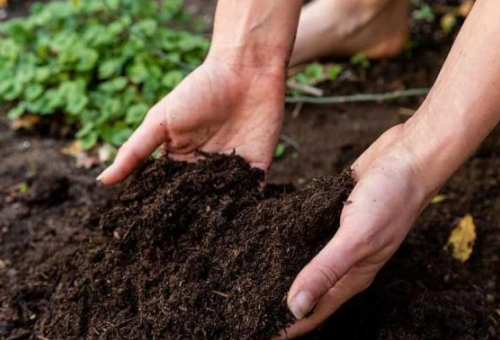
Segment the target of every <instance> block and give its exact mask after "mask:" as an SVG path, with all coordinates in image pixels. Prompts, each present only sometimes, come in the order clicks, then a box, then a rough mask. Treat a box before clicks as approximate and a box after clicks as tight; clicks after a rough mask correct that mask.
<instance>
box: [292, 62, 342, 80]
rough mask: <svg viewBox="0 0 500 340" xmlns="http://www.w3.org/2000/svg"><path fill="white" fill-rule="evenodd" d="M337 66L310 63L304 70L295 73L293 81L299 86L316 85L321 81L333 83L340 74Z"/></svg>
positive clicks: (340, 67) (340, 71) (340, 70)
mask: <svg viewBox="0 0 500 340" xmlns="http://www.w3.org/2000/svg"><path fill="white" fill-rule="evenodd" d="M342 70H343V68H342V66H341V65H339V64H320V63H311V64H309V65H307V66H306V67H305V69H304V70H303V71H301V72H299V73H297V74H296V75H295V76H294V77H293V79H294V80H295V81H296V82H297V83H299V84H307V85H316V84H318V83H321V82H323V81H327V80H330V81H334V80H335V79H337V78H338V76H339V75H340V74H341V73H342Z"/></svg>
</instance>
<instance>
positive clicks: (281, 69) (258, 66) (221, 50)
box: [206, 42, 289, 80]
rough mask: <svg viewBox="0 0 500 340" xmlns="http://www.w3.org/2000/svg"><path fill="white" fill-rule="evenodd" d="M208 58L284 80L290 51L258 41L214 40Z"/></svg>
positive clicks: (210, 60) (232, 66)
mask: <svg viewBox="0 0 500 340" xmlns="http://www.w3.org/2000/svg"><path fill="white" fill-rule="evenodd" d="M206 60H207V61H208V62H216V63H219V64H225V65H227V66H230V67H231V68H235V69H252V70H254V71H256V72H258V73H263V74H269V75H275V76H278V77H282V79H283V80H284V79H285V77H286V69H287V66H288V61H289V51H286V50H285V49H284V48H283V47H279V46H266V45H262V44H259V43H256V42H248V43H244V44H236V43H235V44H228V43H216V42H213V43H212V46H211V47H210V51H209V53H208V55H207V59H206Z"/></svg>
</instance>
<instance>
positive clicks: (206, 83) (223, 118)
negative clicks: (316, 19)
mask: <svg viewBox="0 0 500 340" xmlns="http://www.w3.org/2000/svg"><path fill="white" fill-rule="evenodd" d="M283 100H284V70H280V71H279V72H276V71H274V70H267V69H255V68H252V67H245V66H243V65H229V64H228V63H225V62H224V60H218V59H217V58H210V57H209V59H208V60H207V61H206V62H205V63H204V64H203V65H202V66H201V67H199V68H198V69H197V70H196V71H194V72H193V73H192V74H191V75H189V76H188V78H186V79H185V80H184V81H183V82H182V83H181V84H180V85H179V86H178V87H177V88H176V89H175V90H174V91H173V92H171V93H170V94H169V95H168V96H166V97H165V98H164V99H163V100H162V101H160V102H159V103H158V104H156V105H155V106H154V107H153V108H152V109H151V110H150V112H149V114H148V115H147V116H146V118H145V120H144V122H143V123H142V124H141V126H140V127H139V128H138V129H137V131H136V132H135V133H134V135H133V136H132V137H130V139H129V140H128V141H127V142H126V143H125V144H124V145H123V146H122V147H121V148H120V150H119V152H118V155H117V157H116V159H115V161H114V163H113V165H112V166H111V167H109V168H108V169H107V170H105V171H104V172H103V173H102V174H101V175H100V176H99V179H100V180H101V181H102V183H104V184H114V183H117V182H121V181H122V180H124V179H125V178H126V177H127V176H128V175H130V173H131V172H132V171H133V170H134V169H135V168H137V167H138V166H139V165H140V164H141V163H142V162H143V161H144V160H145V159H146V158H148V157H149V156H150V155H151V153H152V152H153V151H154V150H155V149H156V148H158V147H159V146H160V145H162V144H163V145H164V146H165V149H166V151H167V152H168V153H169V155H170V156H171V157H173V158H175V159H180V160H194V159H196V156H195V151H196V150H201V151H204V152H219V153H228V154H229V153H233V152H236V153H238V154H239V155H241V156H243V157H245V159H246V160H247V161H248V162H249V163H250V164H251V165H252V166H254V167H258V168H260V169H263V170H267V169H268V168H269V166H270V165H271V161H272V157H273V154H274V146H275V144H276V142H277V140H278V136H279V133H280V130H281V125H282V120H283V111H284V107H283Z"/></svg>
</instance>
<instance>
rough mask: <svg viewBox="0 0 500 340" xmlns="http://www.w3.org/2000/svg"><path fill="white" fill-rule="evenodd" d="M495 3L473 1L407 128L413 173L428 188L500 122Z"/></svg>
mask: <svg viewBox="0 0 500 340" xmlns="http://www.w3.org/2000/svg"><path fill="white" fill-rule="evenodd" d="M499 17H500V1H498V0H478V1H477V3H476V5H475V7H474V9H473V11H472V12H471V14H470V15H469V17H468V19H467V21H466V23H465V24H464V26H463V28H462V31H461V32H460V34H459V36H458V38H457V40H456V42H455V44H454V46H453V48H452V50H451V52H450V55H449V56H448V59H447V61H446V63H445V65H444V66H443V69H442V70H441V73H440V75H439V77H438V79H437V81H436V83H435V85H434V87H433V89H432V91H431V93H430V94H429V96H428V98H427V99H426V101H425V102H424V104H423V106H422V108H421V110H419V111H418V113H417V114H416V115H415V117H414V118H413V119H411V120H410V121H409V123H408V124H407V131H408V133H407V135H408V137H407V141H408V144H409V145H410V146H411V149H412V151H413V153H414V156H415V158H416V159H417V160H418V165H417V168H418V172H419V173H420V174H423V175H422V176H425V178H424V179H423V180H424V181H425V182H427V184H428V185H429V187H430V189H431V190H437V189H439V187H440V186H441V185H442V184H443V183H444V182H445V181H446V180H447V178H449V176H451V174H452V173H453V172H454V171H456V170H457V168H458V167H459V166H460V165H461V164H462V163H463V162H464V161H465V160H466V159H467V158H468V157H469V156H470V155H471V154H472V153H473V152H474V150H475V149H476V148H477V147H478V146H479V145H480V143H481V142H482V141H483V140H484V139H485V138H486V136H487V135H488V134H489V132H490V131H491V130H492V129H493V128H494V127H495V126H496V124H497V123H498V121H499V120H500V57H499V56H500V40H499V39H498V35H499V34H500V20H498V18H499Z"/></svg>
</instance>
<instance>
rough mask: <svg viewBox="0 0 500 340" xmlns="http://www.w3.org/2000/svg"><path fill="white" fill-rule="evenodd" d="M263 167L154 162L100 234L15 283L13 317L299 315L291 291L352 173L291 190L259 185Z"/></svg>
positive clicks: (97, 330)
mask: <svg viewBox="0 0 500 340" xmlns="http://www.w3.org/2000/svg"><path fill="white" fill-rule="evenodd" d="M263 178H264V174H263V172H262V171H260V170H257V169H253V168H250V167H249V166H248V164H246V163H245V162H244V160H243V159H242V158H240V157H238V156H234V155H233V156H224V155H213V156H206V157H205V158H204V159H203V160H202V161H200V162H198V163H196V164H190V163H184V162H174V161H172V160H170V159H169V158H161V159H159V160H157V161H149V162H148V163H146V164H145V165H144V166H143V168H142V169H141V170H140V171H139V172H138V173H137V175H136V177H135V179H134V181H132V182H131V184H130V185H129V186H128V188H127V189H126V190H125V191H124V192H123V193H122V194H120V195H119V198H118V201H117V203H116V205H115V206H114V207H113V208H111V209H110V210H108V211H107V212H105V213H104V214H103V215H102V218H101V221H100V227H101V230H102V233H100V234H98V235H95V236H94V237H91V238H90V239H89V241H88V242H87V245H86V246H85V247H82V249H79V250H78V251H72V252H70V253H68V254H66V255H64V253H61V254H62V256H60V257H59V258H58V260H57V261H55V262H54V263H50V264H49V265H47V266H46V267H45V268H44V269H41V270H42V271H43V277H45V279H43V277H42V278H39V281H38V282H35V283H30V284H29V287H28V286H27V287H24V288H21V289H19V290H18V293H17V296H16V298H15V299H13V301H11V303H10V304H9V307H10V315H11V320H13V321H12V322H11V327H14V326H13V324H14V323H16V322H17V324H18V325H19V324H24V325H29V327H30V328H32V329H37V330H41V329H43V332H44V336H45V337H48V338H64V339H78V338H86V339H124V338H126V339H168V340H176V339H179V340H180V339H218V340H219V339H220V340H241V339H249V340H250V339H252V340H253V339H255V340H262V339H267V338H270V337H271V336H273V335H275V334H277V332H278V331H279V329H281V328H282V327H284V326H285V325H287V324H289V323H290V322H292V321H293V318H292V316H291V314H290V313H289V312H288V309H287V307H286V302H285V300H286V293H287V291H288V289H289V287H290V285H291V283H292V282H293V279H294V278H295V276H296V275H297V274H298V272H299V271H300V269H301V268H302V267H303V266H304V265H305V264H307V262H308V261H309V260H311V259H312V257H313V256H314V255H315V254H316V253H317V252H318V251H319V250H320V249H321V248H322V247H323V246H324V245H325V244H326V243H327V242H328V240H329V239H330V238H331V237H332V236H333V235H334V233H335V231H336V228H337V224H338V220H339V215H340V212H341V210H342V207H343V204H344V201H345V200H346V199H347V197H348V195H349V193H350V191H351V190H352V187H353V181H352V179H351V176H350V173H349V172H344V173H343V174H342V175H341V176H339V177H338V178H331V177H324V178H321V179H316V180H314V181H312V183H311V184H310V185H309V186H307V187H306V188H304V189H302V190H298V191H293V192H290V191H292V190H291V189H290V188H287V187H270V188H268V190H264V191H263V190H261V187H260V185H261V181H262V180H263ZM84 248H86V249H85V250H83V249H84ZM68 273H70V274H68ZM47 278H57V279H56V280H55V281H53V282H52V285H51V286H47V282H50V281H51V280H47ZM35 287H38V289H35ZM61 293H62V294H61ZM52 297H54V298H52ZM40 301H45V303H43V304H41V303H39V302H40ZM46 301H50V306H51V307H50V309H46V306H47V305H46V303H47V302H46ZM27 310H28V311H29V312H26V311H27ZM33 313H34V314H38V315H39V316H37V317H36V318H32V316H31V315H32V314H33ZM30 318H31V319H30Z"/></svg>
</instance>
